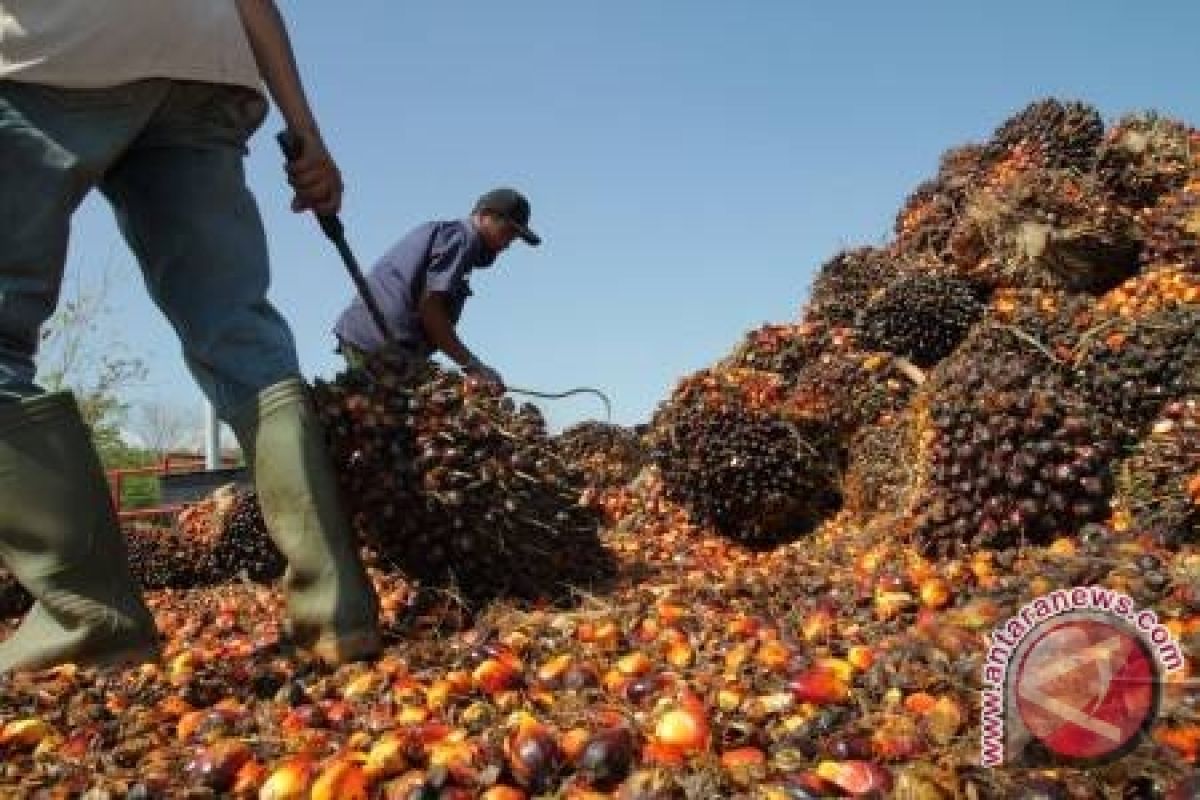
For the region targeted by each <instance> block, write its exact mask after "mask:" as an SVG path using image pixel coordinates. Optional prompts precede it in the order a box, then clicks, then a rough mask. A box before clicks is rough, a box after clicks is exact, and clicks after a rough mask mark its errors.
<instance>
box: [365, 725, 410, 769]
mask: <svg viewBox="0 0 1200 800" xmlns="http://www.w3.org/2000/svg"><path fill="white" fill-rule="evenodd" d="M408 748H409V742H408V740H407V738H406V737H405V736H404V735H402V734H400V733H398V732H396V731H388V732H387V733H385V734H384V735H383V736H382V737H380V739H379V741H377V742H376V743H375V745H374V746H373V747H372V748H371V750H370V752H369V753H367V760H366V763H364V764H363V771H364V772H366V774H367V778H368V779H370V780H372V781H377V780H381V779H383V778H391V777H393V776H395V775H399V774H401V773H403V772H404V770H405V769H406V768H407V766H408Z"/></svg>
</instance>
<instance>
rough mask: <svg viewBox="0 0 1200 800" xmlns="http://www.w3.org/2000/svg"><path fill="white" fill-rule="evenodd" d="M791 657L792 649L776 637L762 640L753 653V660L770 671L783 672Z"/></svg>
mask: <svg viewBox="0 0 1200 800" xmlns="http://www.w3.org/2000/svg"><path fill="white" fill-rule="evenodd" d="M791 659H792V651H791V648H789V647H788V646H787V645H785V644H783V643H782V642H780V641H779V640H778V639H771V640H769V641H766V642H763V644H762V646H761V647H759V648H758V653H756V654H755V656H754V660H755V661H757V662H758V663H759V664H761V665H762V666H763V667H764V668H765V669H768V670H770V671H771V672H783V671H784V670H786V669H787V665H788V662H789V661H791Z"/></svg>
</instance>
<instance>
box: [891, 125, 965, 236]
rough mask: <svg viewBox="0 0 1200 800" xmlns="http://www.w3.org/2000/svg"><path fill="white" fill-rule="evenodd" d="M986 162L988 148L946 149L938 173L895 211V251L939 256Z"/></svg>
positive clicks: (963, 147)
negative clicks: (898, 210)
mask: <svg viewBox="0 0 1200 800" xmlns="http://www.w3.org/2000/svg"><path fill="white" fill-rule="evenodd" d="M986 165H987V158H986V149H985V148H984V147H983V146H981V145H964V146H962V147H957V148H954V149H951V150H948V151H946V153H945V154H944V155H943V156H942V158H941V163H940V164H939V166H938V172H937V176H936V177H935V178H933V179H932V180H928V181H925V182H924V183H922V184H921V185H920V186H918V187H917V189H916V190H915V191H914V192H913V193H912V194H911V195H909V197H908V198H907V199H906V200H905V202H904V205H903V206H902V207H901V209H900V212H899V213H898V214H897V215H896V222H895V226H894V232H895V234H896V239H895V242H894V244H893V246H892V248H891V249H892V251H893V252H894V253H896V254H903V255H907V256H916V257H932V258H935V259H940V258H942V257H943V256H944V254H945V252H946V247H947V246H948V244H949V241H950V233H951V231H952V230H953V229H954V225H955V223H956V222H957V220H958V215H959V213H960V212H961V211H962V209H963V208H964V207H965V206H966V199H967V192H968V190H969V189H970V188H971V187H972V186H973V185H974V184H975V183H976V182H977V181H978V180H979V178H980V176H981V175H982V173H983V172H984V170H985V168H986Z"/></svg>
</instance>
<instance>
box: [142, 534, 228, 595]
mask: <svg viewBox="0 0 1200 800" xmlns="http://www.w3.org/2000/svg"><path fill="white" fill-rule="evenodd" d="M189 534H190V531H184V530H181V529H180V528H179V527H172V528H159V527H152V526H136V527H132V528H128V529H126V531H125V541H126V544H127V546H128V549H129V567H130V569H131V570H132V572H133V574H134V577H136V578H137V579H138V583H139V584H141V586H142V588H144V589H190V588H193V587H195V586H201V585H203V584H204V583H205V582H206V580H207V570H206V568H205V567H206V562H207V554H208V553H209V552H211V547H212V537H211V536H209V535H208V534H207V533H205V535H204V536H202V537H196V536H192V535H189Z"/></svg>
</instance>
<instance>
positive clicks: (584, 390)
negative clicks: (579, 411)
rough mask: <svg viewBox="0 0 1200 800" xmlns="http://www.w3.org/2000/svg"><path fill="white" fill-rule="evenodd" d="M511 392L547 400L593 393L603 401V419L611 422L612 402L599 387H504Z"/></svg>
mask: <svg viewBox="0 0 1200 800" xmlns="http://www.w3.org/2000/svg"><path fill="white" fill-rule="evenodd" d="M506 388H507V389H508V391H510V392H512V393H513V394H523V395H527V396H529V397H541V398H544V399H547V400H559V399H562V398H564V397H570V396H571V395H576V394H594V395H596V397H599V398H600V402H602V403H604V421H605V422H612V403H610V402H609V400H608V395H606V394H604V392H602V391H600V390H599V389H593V388H591V387H589V386H581V387H579V388H578V389H568V390H567V391H565V392H535V391H533V390H532V389H519V388H517V387H515V386H508V387H506Z"/></svg>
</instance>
